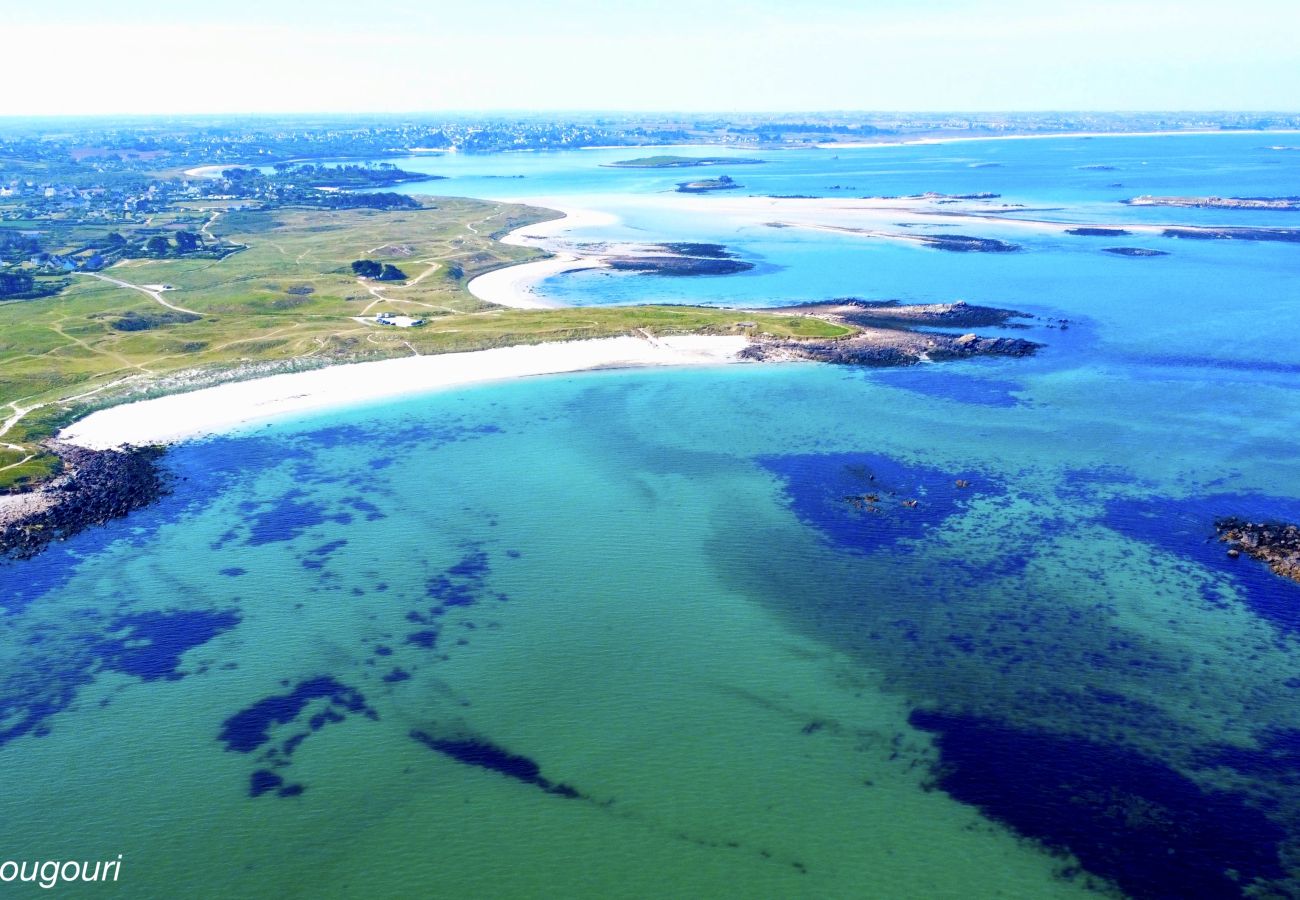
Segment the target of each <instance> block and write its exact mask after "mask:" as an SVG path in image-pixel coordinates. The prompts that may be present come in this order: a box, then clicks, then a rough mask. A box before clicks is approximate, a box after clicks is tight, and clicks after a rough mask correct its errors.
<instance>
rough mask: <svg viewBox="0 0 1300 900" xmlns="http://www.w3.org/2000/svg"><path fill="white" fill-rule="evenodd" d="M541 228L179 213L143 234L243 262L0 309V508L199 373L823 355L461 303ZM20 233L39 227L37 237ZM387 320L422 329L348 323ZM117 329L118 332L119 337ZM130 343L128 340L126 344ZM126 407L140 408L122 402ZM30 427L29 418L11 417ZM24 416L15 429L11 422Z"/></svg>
mask: <svg viewBox="0 0 1300 900" xmlns="http://www.w3.org/2000/svg"><path fill="white" fill-rule="evenodd" d="M553 215H554V214H553V213H552V212H550V211H548V210H541V209H536V208H532V207H526V206H521V205H514V204H505V203H492V202H484V201H478V200H468V199H441V198H440V199H436V200H431V201H428V202H426V203H425V205H424V206H423V207H422V208H420V209H403V210H383V211H379V210H365V209H355V210H340V211H327V210H319V209H295V208H278V209H270V210H248V209H240V210H233V211H226V210H220V211H218V210H213V209H203V208H199V207H190V208H177V209H175V210H173V211H171V213H170V214H168V215H164V216H159V217H158V219H159V221H157V222H155V223H153V224H154V225H155V227H157V226H159V225H162V226H164V227H165V226H166V225H172V226H173V227H174V226H175V225H177V224H181V223H183V224H184V225H186V226H187V227H190V226H194V225H196V224H198V223H205V224H206V226H207V227H208V229H209V233H210V234H212V235H215V236H216V237H219V238H221V239H222V240H224V241H228V242H234V243H238V244H243V245H246V249H244V250H241V251H240V252H238V253H235V254H233V255H230V256H227V257H225V258H224V259H158V260H131V261H128V262H124V263H121V264H119V265H116V266H113V267H111V268H110V269H107V270H105V271H104V272H102V273H100V274H101V275H103V276H105V277H107V278H112V279H116V280H118V281H121V282H127V283H129V284H130V285H159V284H167V285H172V286H174V288H175V290H169V291H166V292H164V293H162V295H161V297H162V299H163V300H165V301H166V302H167V303H169V304H172V305H173V306H175V307H179V308H181V309H182V310H184V311H186V312H177V311H176V310H169V309H166V308H165V307H164V306H163V305H162V304H160V303H159V302H158V301H157V300H156V299H155V298H154V297H151V296H149V295H148V294H147V293H145V292H144V291H141V290H137V289H135V288H132V287H129V286H122V285H119V284H114V283H112V282H110V281H106V280H103V279H101V278H97V277H95V276H93V275H90V274H82V273H78V274H75V275H72V276H70V277H71V278H72V282H73V283H72V285H71V286H70V287H69V288H67V289H66V290H65V291H64V292H63V293H61V294H59V295H57V296H54V297H47V298H42V299H38V300H30V301H15V302H10V303H4V304H0V422H3V421H5V420H9V419H11V418H14V417H16V421H14V422H13V423H12V424H11V425H10V427H9V428H8V430H7V431H6V432H5V433H4V434H3V436H2V437H0V442H2V443H0V490H2V489H13V488H22V487H24V486H27V485H30V484H32V483H34V482H36V481H39V480H40V479H42V478H44V477H46V476H48V475H49V474H51V473H52V472H54V471H56V470H57V467H58V459H57V457H55V456H53V455H52V454H50V453H48V452H46V451H45V450H43V448H42V447H41V446H40V441H42V440H43V439H45V438H48V437H49V436H51V435H52V434H53V433H54V432H55V431H56V430H57V429H58V428H59V427H61V426H62V425H64V424H66V423H67V422H69V421H71V420H72V419H75V418H77V417H78V416H80V415H83V414H84V413H85V412H86V411H88V410H90V409H93V408H95V407H96V406H102V405H108V404H110V403H112V402H117V401H120V400H121V399H123V398H124V397H126V391H127V388H130V389H131V390H132V391H138V390H139V388H140V386H141V385H145V386H148V385H155V384H156V385H159V389H160V390H164V389H175V388H176V387H177V385H176V384H175V381H176V380H175V379H172V380H170V381H169V380H168V379H167V376H168V375H174V374H175V373H178V372H191V371H194V370H199V371H201V372H203V373H205V375H207V376H213V375H230V376H238V374H240V373H241V372H249V371H251V370H253V369H254V368H255V367H256V366H257V365H260V364H266V363H271V364H283V365H286V366H288V365H294V366H309V365H323V364H329V363H336V362H353V361H361V360H368V359H382V358H386V357H392V356H400V355H409V354H412V353H420V354H426V353H441V352H448V351H456V350H471V349H480V348H486V347H495V346H505V345H509V344H519V343H535V342H541V341H553V340H565V339H574V338H592V337H605V336H611V335H619V334H629V333H634V332H636V331H638V330H644V331H646V332H649V333H652V334H682V333H691V332H695V333H714V334H725V333H742V332H744V331H746V330H749V331H757V332H763V333H768V334H772V335H776V336H782V337H792V336H801V337H832V336H835V335H838V334H844V333H847V330H846V329H844V328H841V327H840V326H837V325H834V324H831V323H829V322H826V321H824V320H821V319H815V318H810V317H806V316H791V315H783V314H775V313H753V312H747V313H745V314H744V316H743V317H744V319H746V320H747V321H748V322H752V323H754V325H753V327H751V328H748V329H746V328H742V327H741V325H740V323H739V322H737V318H738V315H737V313H735V312H734V311H728V310H718V309H706V308H699V307H680V306H648V307H614V308H600V309H592V308H580V309H555V310H516V309H505V308H501V307H497V306H492V305H490V304H485V303H483V302H481V301H479V300H477V299H476V298H474V297H473V296H472V295H470V293H469V292H468V291H467V290H466V288H465V285H466V283H467V282H468V281H469V280H470V279H472V278H474V277H475V276H477V275H479V274H482V273H483V272H487V271H490V270H492V269H495V268H499V267H501V266H503V265H510V264H513V263H517V262H522V261H526V260H528V259H532V258H535V257H537V256H539V255H540V254H539V252H538V251H535V250H531V249H528V248H523V247H513V246H509V245H506V244H502V243H499V242H498V241H497V240H496V237H497V236H499V235H501V234H504V233H505V232H507V231H510V230H512V229H514V228H518V227H520V226H523V225H527V224H530V223H533V222H538V221H543V220H545V219H548V218H551V217H552V216H553ZM28 227H41V226H40V225H35V226H31V225H29V226H28ZM357 259H374V260H378V261H380V262H388V263H392V264H393V265H395V266H397V267H398V268H400V269H401V270H402V271H403V272H404V273H405V274H406V276H407V279H408V280H407V281H405V282H403V281H397V282H369V281H361V280H359V279H357V278H356V277H355V276H354V275H353V274H352V272H351V269H350V264H351V263H352V261H354V260H357ZM383 311H391V312H400V313H406V314H410V315H415V316H420V317H423V318H425V319H426V320H427V324H426V325H425V326H424V327H421V328H404V329H394V328H378V327H375V326H374V325H371V324H367V323H363V322H359V321H356V318H355V317H359V316H361V315H363V314H364V315H367V316H372V315H374V314H376V313H379V312H383ZM115 326H117V327H115ZM123 328H130V329H131V330H123ZM134 396H138V393H136V394H134ZM25 410H26V412H24V411H25ZM19 414H21V415H19Z"/></svg>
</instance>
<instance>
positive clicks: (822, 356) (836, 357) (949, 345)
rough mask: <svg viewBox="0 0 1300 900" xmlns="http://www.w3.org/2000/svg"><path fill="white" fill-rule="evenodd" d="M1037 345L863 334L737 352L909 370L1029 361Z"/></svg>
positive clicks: (762, 344) (769, 343) (763, 344)
mask: <svg viewBox="0 0 1300 900" xmlns="http://www.w3.org/2000/svg"><path fill="white" fill-rule="evenodd" d="M1040 346H1041V345H1039V344H1036V343H1034V342H1033V341H1027V340H1024V339H1022V338H1006V337H993V338H988V337H980V336H979V335H976V334H963V335H961V336H960V337H956V336H953V335H949V334H938V333H922V332H912V331H885V330H883V329H866V330H864V331H862V332H860V333H859V334H856V335H854V336H852V337H848V338H840V339H836V340H803V341H796V340H772V339H763V340H759V341H757V342H756V343H753V344H751V345H750V346H749V347H746V348H745V349H744V350H743V351H741V356H742V357H743V358H745V359H752V360H782V359H806V360H810V361H813V362H825V363H833V364H835V365H844V366H872V367H887V366H911V365H915V364H916V363H920V362H925V361H926V360H933V361H940V360H946V359H963V358H967V357H973V356H1031V355H1033V354H1034V353H1035V352H1036V351H1037V350H1038V348H1039V347H1040Z"/></svg>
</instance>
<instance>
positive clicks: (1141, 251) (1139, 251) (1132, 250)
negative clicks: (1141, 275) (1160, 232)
mask: <svg viewBox="0 0 1300 900" xmlns="http://www.w3.org/2000/svg"><path fill="white" fill-rule="evenodd" d="M1101 252H1102V253H1114V254H1115V255H1116V256H1168V255H1169V251H1168V250H1152V249H1150V248H1149V247H1104V248H1102V251H1101Z"/></svg>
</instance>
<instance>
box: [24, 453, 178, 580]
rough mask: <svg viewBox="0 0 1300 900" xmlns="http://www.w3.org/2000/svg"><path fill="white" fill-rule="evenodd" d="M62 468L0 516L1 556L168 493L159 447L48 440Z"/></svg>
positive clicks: (37, 547)
mask: <svg viewBox="0 0 1300 900" xmlns="http://www.w3.org/2000/svg"><path fill="white" fill-rule="evenodd" d="M51 449H53V450H54V452H56V453H57V454H58V455H59V457H60V458H61V459H62V460H63V463H64V466H65V469H66V474H64V475H62V476H60V477H58V478H56V479H55V480H54V481H52V482H50V483H49V484H47V485H45V486H44V487H43V488H41V490H40V502H36V503H32V504H28V505H26V506H25V507H23V508H20V509H17V510H16V511H14V512H13V513H12V514H10V515H9V516H8V517H7V518H5V519H3V520H0V557H8V558H10V559H28V558H30V557H32V556H35V555H36V554H37V553H39V552H40V551H41V550H43V549H44V548H45V547H46V546H47V545H48V544H50V543H51V542H53V541H61V540H65V539H67V538H69V537H71V536H72V535H74V534H76V533H77V532H79V531H82V530H83V529H85V528H88V527H89V526H91V525H102V524H103V523H104V522H107V521H109V520H110V519H116V518H120V517H121V516H125V515H126V514H127V513H129V512H131V511H132V510H135V509H139V508H140V507H142V506H148V505H149V504H150V503H153V502H154V501H155V500H157V499H158V498H159V497H161V496H163V495H164V494H166V493H168V491H169V487H168V484H167V476H166V475H165V473H164V472H163V471H162V469H161V468H160V467H159V465H158V460H159V458H160V457H161V456H162V454H163V453H164V452H165V451H164V448H162V447H125V448H123V449H121V450H87V449H85V448H83V447H76V446H73V445H71V444H60V443H52V444H51Z"/></svg>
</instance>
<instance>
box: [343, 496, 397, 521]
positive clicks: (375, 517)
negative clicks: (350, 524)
mask: <svg viewBox="0 0 1300 900" xmlns="http://www.w3.org/2000/svg"><path fill="white" fill-rule="evenodd" d="M344 502H346V503H347V504H348V505H349V506H351V507H352V508H353V509H355V510H356V511H357V512H359V513H364V514H365V517H366V521H367V522H377V521H379V520H380V519H384V518H387V516H385V515H384V513H383V512H382V511H381V510H380V509H379V507H378V506H375V504H373V503H371V502H370V501H369V500H366V499H365V498H363V497H349V498H348V499H347V500H346V501H344Z"/></svg>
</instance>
